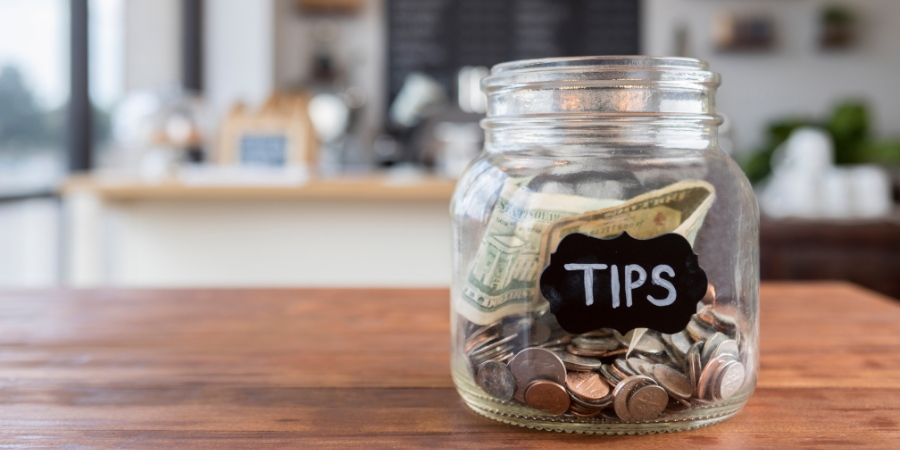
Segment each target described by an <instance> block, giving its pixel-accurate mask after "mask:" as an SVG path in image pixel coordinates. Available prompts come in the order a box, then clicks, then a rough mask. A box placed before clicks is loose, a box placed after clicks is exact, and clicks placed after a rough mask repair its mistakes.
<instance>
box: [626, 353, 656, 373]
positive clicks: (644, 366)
mask: <svg viewBox="0 0 900 450" xmlns="http://www.w3.org/2000/svg"><path fill="white" fill-rule="evenodd" d="M626 362H627V363H628V367H631V369H632V370H634V373H636V374H641V375H647V376H650V375H652V374H653V366H654V365H655V364H654V363H652V362H650V361H644V360H643V359H641V358H638V357H635V356H632V357H631V358H628V359H627V360H626Z"/></svg>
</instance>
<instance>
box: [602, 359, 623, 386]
mask: <svg viewBox="0 0 900 450" xmlns="http://www.w3.org/2000/svg"><path fill="white" fill-rule="evenodd" d="M600 375H603V378H606V381H608V382H609V384H611V385H613V386H615V385H617V384H619V382H620V381H622V380H623V378H621V377H619V375H618V374H617V373H615V372H613V371H612V368H611V367H610V366H609V364H603V365H602V366H600Z"/></svg>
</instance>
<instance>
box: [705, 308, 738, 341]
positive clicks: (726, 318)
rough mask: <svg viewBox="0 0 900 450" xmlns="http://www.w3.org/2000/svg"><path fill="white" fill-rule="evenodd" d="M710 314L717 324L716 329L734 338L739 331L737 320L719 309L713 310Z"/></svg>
mask: <svg viewBox="0 0 900 450" xmlns="http://www.w3.org/2000/svg"><path fill="white" fill-rule="evenodd" d="M710 313H711V314H712V316H713V320H714V321H715V324H716V329H718V330H719V331H721V332H723V333H725V334H727V335H729V336H732V337H734V333H735V331H736V330H737V319H735V318H734V316H732V315H730V314H725V313H724V312H722V311H720V310H719V308H713V309H712V311H710Z"/></svg>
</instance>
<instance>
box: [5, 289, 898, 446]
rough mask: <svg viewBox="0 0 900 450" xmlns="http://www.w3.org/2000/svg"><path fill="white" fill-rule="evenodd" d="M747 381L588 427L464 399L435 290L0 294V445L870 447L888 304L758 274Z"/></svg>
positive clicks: (887, 369) (894, 337) (440, 292)
mask: <svg viewBox="0 0 900 450" xmlns="http://www.w3.org/2000/svg"><path fill="white" fill-rule="evenodd" d="M761 296H762V300H761V336H762V341H761V355H762V357H761V371H760V374H759V386H758V388H757V391H756V393H755V394H754V395H753V397H752V398H751V399H750V402H749V404H748V405H747V407H746V408H745V409H744V410H743V411H742V412H741V413H739V414H738V415H737V416H736V417H734V418H732V419H730V420H728V421H726V422H724V423H721V424H718V425H715V426H712V427H708V428H703V429H699V430H694V431H688V432H682V433H674V434H662V435H648V436H590V435H573V434H559V433H553V432H546V431H535V430H530V429H525V428H518V427H514V426H510V425H504V424H501V423H498V422H494V421H491V420H489V419H486V418H483V417H481V416H479V415H477V414H475V413H474V412H472V411H470V410H469V409H468V408H467V407H466V406H465V405H464V404H463V403H462V400H461V399H460V398H459V396H458V395H457V393H456V391H455V390H454V388H453V383H452V381H451V379H450V369H449V355H448V352H449V347H450V343H449V340H450V339H449V307H448V292H447V290H445V289H228V290H226V289H219V290H214V289H213V290H210V289H206V290H117V289H109V290H59V291H7V292H3V293H0V346H2V347H0V348H2V350H3V351H2V353H0V364H2V372H3V378H2V388H0V399H2V402H3V407H2V408H0V424H2V426H0V443H2V444H4V445H6V446H10V447H12V446H23V447H33V446H40V447H63V446H67V445H68V446H79V447H81V446H86V447H105V448H108V447H115V446H123V447H143V448H201V447H203V448H226V447H230V448H265V447H276V448H284V447H298V448H347V447H350V446H365V447H403V448H409V447H417V448H422V447H428V448H473V447H480V448H516V449H520V448H552V447H556V446H559V447H562V446H565V447H566V448H628V449H644V448H646V449H651V448H653V449H658V448H729V449H735V448H848V447H853V448H885V447H896V445H897V443H898V442H900V333H898V331H897V330H900V303H898V302H896V301H892V300H890V299H888V298H887V297H883V296H880V295H878V294H874V293H872V292H870V291H865V290H863V289H860V288H857V287H855V286H853V285H850V284H846V283H780V284H766V285H764V286H763V289H762V295H761Z"/></svg>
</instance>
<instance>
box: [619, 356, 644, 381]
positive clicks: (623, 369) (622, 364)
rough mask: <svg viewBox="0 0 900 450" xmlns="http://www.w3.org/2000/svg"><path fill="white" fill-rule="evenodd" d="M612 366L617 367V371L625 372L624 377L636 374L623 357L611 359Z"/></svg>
mask: <svg viewBox="0 0 900 450" xmlns="http://www.w3.org/2000/svg"><path fill="white" fill-rule="evenodd" d="M613 368H615V369H618V371H619V372H621V373H623V374H625V377H624V378H627V377H629V376H631V375H637V374H638V373H637V372H636V371H635V370H634V369H632V368H631V366H629V365H628V361H626V360H625V359H624V358H616V360H615V361H613Z"/></svg>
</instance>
